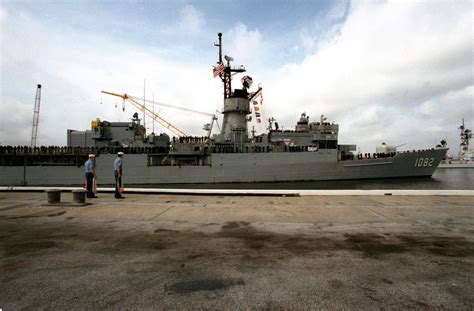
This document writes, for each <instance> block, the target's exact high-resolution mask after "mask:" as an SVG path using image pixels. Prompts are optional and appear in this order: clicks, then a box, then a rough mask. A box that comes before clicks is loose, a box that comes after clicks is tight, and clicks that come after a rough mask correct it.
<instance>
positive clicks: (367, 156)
mask: <svg viewBox="0 0 474 311" xmlns="http://www.w3.org/2000/svg"><path fill="white" fill-rule="evenodd" d="M396 154H397V153H396V152H389V153H373V154H372V155H371V154H370V153H364V154H362V153H359V154H358V155H357V159H371V158H373V159H377V158H391V157H393V156H395V155H396Z"/></svg>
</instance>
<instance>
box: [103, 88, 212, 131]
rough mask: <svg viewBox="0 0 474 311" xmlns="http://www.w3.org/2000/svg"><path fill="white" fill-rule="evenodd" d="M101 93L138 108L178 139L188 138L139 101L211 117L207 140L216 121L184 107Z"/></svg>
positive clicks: (207, 128) (207, 127)
mask: <svg viewBox="0 0 474 311" xmlns="http://www.w3.org/2000/svg"><path fill="white" fill-rule="evenodd" d="M102 93H103V94H107V95H111V96H116V97H120V98H121V99H122V103H123V104H125V101H128V102H129V103H131V104H132V105H133V106H135V107H136V108H138V109H139V110H140V111H142V112H144V113H145V114H146V115H148V116H149V117H150V118H152V119H153V120H155V121H157V122H158V123H160V124H161V125H163V126H164V127H165V128H167V129H168V130H170V131H171V132H173V133H174V134H175V135H176V136H178V137H181V136H188V135H187V134H186V133H185V132H183V131H182V130H180V129H179V128H177V127H176V126H174V125H173V124H171V122H169V121H167V120H165V119H163V118H162V117H161V116H159V115H158V114H157V113H156V112H154V111H152V110H150V109H149V108H148V107H146V106H145V104H141V103H140V102H139V101H142V102H148V103H150V104H152V105H159V106H164V107H169V108H173V109H179V110H184V111H188V112H192V113H197V114H201V115H205V116H211V117H212V120H211V123H210V124H206V126H205V129H206V130H207V131H208V135H207V137H208V138H209V137H210V135H211V131H212V126H213V124H214V121H217V117H216V115H214V114H212V113H207V112H202V111H197V110H193V109H189V108H185V107H179V106H173V105H169V104H164V103H158V102H154V101H151V100H145V99H143V98H140V97H137V96H132V95H128V94H118V93H114V92H109V91H102ZM124 107H125V106H124Z"/></svg>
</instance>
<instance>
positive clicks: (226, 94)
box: [214, 32, 245, 99]
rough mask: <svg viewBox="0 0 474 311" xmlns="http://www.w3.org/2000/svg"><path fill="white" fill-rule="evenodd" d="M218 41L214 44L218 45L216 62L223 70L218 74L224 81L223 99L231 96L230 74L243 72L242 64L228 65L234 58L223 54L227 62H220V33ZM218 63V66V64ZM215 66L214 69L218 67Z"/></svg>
mask: <svg viewBox="0 0 474 311" xmlns="http://www.w3.org/2000/svg"><path fill="white" fill-rule="evenodd" d="M217 37H218V40H219V43H214V46H217V47H219V62H218V64H219V65H221V66H224V70H223V71H222V72H221V73H220V74H219V76H220V78H221V80H222V82H223V83H224V99H226V98H231V97H232V75H233V74H235V73H239V72H245V68H244V66H240V67H239V68H232V67H231V66H230V62H232V61H234V59H233V58H232V57H230V56H227V55H225V56H224V59H225V60H226V61H227V64H224V63H222V33H220V32H219V33H218V34H217ZM219 65H218V66H219ZM218 66H216V67H215V68H214V70H216V69H217V68H218Z"/></svg>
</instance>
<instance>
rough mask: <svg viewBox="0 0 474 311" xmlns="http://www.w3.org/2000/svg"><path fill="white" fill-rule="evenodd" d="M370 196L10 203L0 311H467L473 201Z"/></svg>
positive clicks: (3, 215) (0, 229) (5, 204)
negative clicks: (25, 310) (67, 204)
mask: <svg viewBox="0 0 474 311" xmlns="http://www.w3.org/2000/svg"><path fill="white" fill-rule="evenodd" d="M384 192H387V191H386V190H384ZM373 194H374V193H372V195H368V194H367V193H366V194H362V193H359V194H348V193H346V195H341V193H339V194H336V193H331V195H324V194H322V193H319V194H318V195H310V194H308V193H306V194H305V195H301V194H299V195H294V196H293V195H289V196H287V195H288V194H283V195H278V196H272V195H267V196H255V195H252V196H244V195H241V194H238V193H237V194H234V195H229V193H227V194H226V193H215V194H214V195H206V194H205V193H199V195H180V194H172V193H164V194H148V195H145V194H135V193H127V194H126V199H125V200H114V199H113V197H112V196H113V195H112V194H111V193H99V198H98V199H90V200H88V202H89V203H91V204H90V205H88V206H87V207H62V206H60V207H59V206H45V204H44V203H45V201H46V198H45V196H44V193H43V192H26V191H22V192H11V191H3V192H0V309H1V308H3V309H4V310H12V309H14V310H16V309H23V308H28V309H33V308H35V309H37V308H40V309H66V308H68V309H70V308H72V309H85V308H92V309H114V310H115V309H132V308H133V309H145V308H148V309H173V310H176V309H220V310H222V309H331V310H333V309H375V310H379V309H473V307H474V297H473V295H472V275H473V272H474V230H473V228H474V226H473V225H474V220H473V214H474V213H473V212H474V195H472V194H470V193H468V192H463V193H461V194H462V195H446V194H445V195H442V193H439V192H438V194H441V195H433V194H429V193H426V192H425V193H421V192H419V193H418V194H416V193H412V194H411V195H400V194H397V193H391V194H392V195H383V194H378V195H373ZM384 194H385V193H384ZM452 194H453V193H452ZM62 201H65V202H69V201H71V202H72V193H70V192H65V193H63V195H62Z"/></svg>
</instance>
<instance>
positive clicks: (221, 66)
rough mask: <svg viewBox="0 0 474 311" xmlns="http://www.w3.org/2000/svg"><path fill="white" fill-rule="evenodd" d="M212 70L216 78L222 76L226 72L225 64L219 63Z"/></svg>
mask: <svg viewBox="0 0 474 311" xmlns="http://www.w3.org/2000/svg"><path fill="white" fill-rule="evenodd" d="M212 72H213V74H214V78H215V77H217V76H220V75H221V74H222V73H223V72H224V64H223V63H219V64H217V66H216V67H215V68H214V70H213V71H212Z"/></svg>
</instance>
